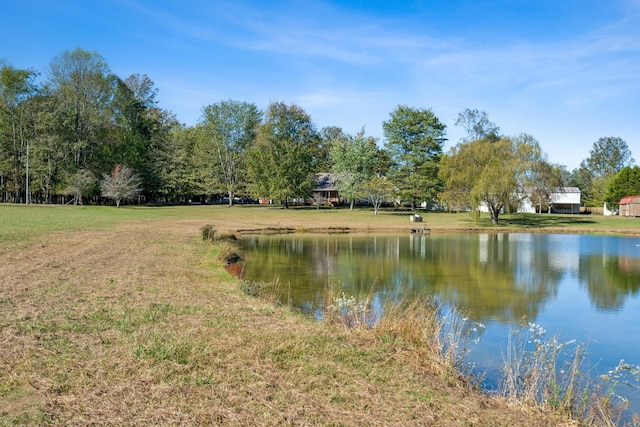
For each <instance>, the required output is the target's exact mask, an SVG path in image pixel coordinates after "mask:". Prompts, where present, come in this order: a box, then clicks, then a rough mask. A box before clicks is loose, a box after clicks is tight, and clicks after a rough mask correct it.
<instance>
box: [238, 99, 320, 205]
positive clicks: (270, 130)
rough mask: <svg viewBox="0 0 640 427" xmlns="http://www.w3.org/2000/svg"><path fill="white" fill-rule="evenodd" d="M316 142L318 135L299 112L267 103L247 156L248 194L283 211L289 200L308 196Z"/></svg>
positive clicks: (316, 149) (316, 147) (315, 167)
mask: <svg viewBox="0 0 640 427" xmlns="http://www.w3.org/2000/svg"><path fill="white" fill-rule="evenodd" d="M319 142H320V135H319V134H318V132H317V131H316V128H315V126H314V125H313V123H312V122H311V117H310V116H309V115H308V114H307V113H306V112H305V111H304V110H303V109H302V108H300V107H298V106H296V105H287V104H285V103H283V102H273V103H271V104H270V105H269V108H268V109H267V112H266V117H265V121H264V123H263V124H262V125H261V126H260V129H259V130H258V135H257V138H256V142H255V144H254V145H253V147H252V148H251V150H250V151H249V152H248V157H247V160H248V162H249V167H248V170H247V172H248V175H249V179H250V183H249V187H250V189H251V193H252V194H253V195H254V196H255V197H266V198H269V199H273V200H276V201H280V202H282V203H283V205H284V207H285V208H288V207H289V203H290V201H292V200H300V199H304V198H306V197H309V196H311V192H312V189H313V186H314V184H313V181H312V177H313V176H314V174H315V173H316V172H318V170H317V158H316V154H317V152H318V144H319Z"/></svg>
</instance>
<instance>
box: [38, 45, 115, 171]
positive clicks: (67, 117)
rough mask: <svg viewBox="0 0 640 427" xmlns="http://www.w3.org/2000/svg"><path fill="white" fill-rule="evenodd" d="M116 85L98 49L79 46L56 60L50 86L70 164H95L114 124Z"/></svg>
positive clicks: (51, 71) (83, 165)
mask: <svg viewBox="0 0 640 427" xmlns="http://www.w3.org/2000/svg"><path fill="white" fill-rule="evenodd" d="M116 85H117V78H116V77H115V76H114V75H112V74H111V71H110V70H109V67H108V66H107V64H106V62H105V61H104V59H103V58H102V56H100V55H99V54H98V53H96V52H87V51H84V50H82V49H80V48H78V49H75V50H73V51H65V52H62V53H61V54H59V55H58V56H56V57H55V58H54V59H53V60H52V62H51V67H50V76H49V81H48V86H49V87H50V90H51V92H52V94H53V95H54V96H55V98H56V109H55V112H56V123H57V124H58V137H59V138H60V139H61V140H62V141H63V142H64V143H65V144H66V145H67V147H66V151H67V153H65V155H66V157H67V158H68V160H69V161H70V165H69V167H75V168H89V169H90V168H91V167H92V166H94V162H95V161H96V160H97V158H96V157H97V156H99V154H100V149H101V146H102V144H103V143H104V142H105V138H106V132H107V130H108V128H109V126H110V124H111V118H112V114H111V102H112V100H113V96H114V93H115V88H116Z"/></svg>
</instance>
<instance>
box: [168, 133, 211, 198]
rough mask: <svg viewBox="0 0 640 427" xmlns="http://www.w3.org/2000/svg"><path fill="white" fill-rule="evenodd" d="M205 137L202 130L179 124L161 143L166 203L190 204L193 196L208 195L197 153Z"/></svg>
mask: <svg viewBox="0 0 640 427" xmlns="http://www.w3.org/2000/svg"><path fill="white" fill-rule="evenodd" d="M201 134H202V129H201V128H198V127H184V126H178V125H176V126H175V127H174V128H172V129H171V131H170V132H169V135H168V137H167V138H166V139H164V140H163V141H162V142H161V143H162V146H161V149H160V150H159V152H158V158H157V163H158V167H159V169H160V177H161V183H162V188H161V194H162V195H163V197H164V199H165V200H164V201H165V202H174V203H177V202H179V201H181V200H183V201H186V200H188V197H190V196H191V195H195V194H204V193H205V192H206V189H205V188H204V187H203V186H202V179H201V176H202V174H201V173H199V167H200V165H201V162H199V159H198V154H197V151H198V145H199V142H198V141H199V140H200V139H201V138H202V136H201Z"/></svg>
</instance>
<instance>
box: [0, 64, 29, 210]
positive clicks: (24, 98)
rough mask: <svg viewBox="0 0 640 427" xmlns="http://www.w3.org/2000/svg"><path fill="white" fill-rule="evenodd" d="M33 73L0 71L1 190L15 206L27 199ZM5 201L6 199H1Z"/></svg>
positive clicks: (5, 69) (9, 69)
mask: <svg viewBox="0 0 640 427" xmlns="http://www.w3.org/2000/svg"><path fill="white" fill-rule="evenodd" d="M36 76H37V73H36V72H35V71H33V70H21V69H17V68H14V67H12V66H10V65H3V66H2V67H1V68H0V187H1V188H3V189H5V190H8V191H10V192H11V193H13V199H14V201H15V202H18V201H20V200H21V198H23V200H24V201H25V202H26V203H29V199H30V197H29V196H30V190H29V188H28V187H29V184H30V177H29V167H30V164H29V161H30V152H29V151H30V148H31V144H32V142H33V138H34V132H33V119H34V111H33V103H32V102H31V99H32V98H33V97H34V96H35V95H36V93H37V87H36V84H35V78H36ZM3 198H5V199H6V196H5V197H3Z"/></svg>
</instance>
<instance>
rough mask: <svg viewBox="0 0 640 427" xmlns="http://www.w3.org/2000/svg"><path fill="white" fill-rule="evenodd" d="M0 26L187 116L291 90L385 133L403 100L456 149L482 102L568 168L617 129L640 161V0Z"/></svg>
mask: <svg viewBox="0 0 640 427" xmlns="http://www.w3.org/2000/svg"><path fill="white" fill-rule="evenodd" d="M0 40H2V42H1V43H0V58H4V59H5V60H7V61H8V62H9V63H11V64H12V65H13V66H15V67H18V68H33V69H35V70H37V71H39V72H41V73H42V78H43V79H44V78H46V76H47V74H48V69H49V64H50V62H51V60H52V59H53V58H54V56H56V55H58V54H59V53H61V52H63V51H65V50H73V49H75V48H77V47H80V48H82V49H84V50H88V51H94V52H97V53H99V54H100V55H102V56H103V57H104V59H105V61H106V62H107V64H108V65H109V67H110V68H111V70H112V71H113V72H114V73H116V74H117V75H119V76H120V77H122V78H126V77H127V76H129V75H130V74H133V73H139V74H147V75H148V76H149V77H150V78H151V80H153V81H154V83H155V85H156V87H157V88H158V90H159V94H158V100H159V105H160V107H162V108H165V109H167V110H170V111H172V112H173V113H175V115H176V116H177V118H178V119H179V120H180V121H181V122H183V123H186V124H187V125H194V124H195V123H196V122H197V121H198V119H199V117H200V114H201V110H202V107H203V106H205V105H209V104H213V103H216V102H219V101H221V100H227V99H234V100H238V101H248V102H253V103H255V104H256V105H257V106H258V107H259V108H262V109H265V108H266V107H267V106H268V104H269V103H270V102H272V101H283V102H286V103H288V104H296V105H299V106H300V107H302V108H303V109H304V110H305V111H307V113H309V114H310V115H311V118H312V120H313V121H314V123H315V125H316V126H317V127H318V129H320V128H322V127H325V126H339V127H342V128H343V129H344V130H345V131H346V132H348V133H352V134H355V133H356V132H357V131H358V130H359V129H360V128H362V127H364V128H365V130H366V133H367V134H368V135H372V136H376V137H379V138H380V139H381V140H382V137H383V134H382V122H383V121H385V120H387V119H388V118H389V114H390V113H391V112H392V111H393V109H394V108H395V107H396V106H397V105H399V104H404V105H409V106H411V107H416V108H430V109H431V110H432V111H433V112H434V114H435V115H436V116H438V118H439V119H440V120H441V121H442V122H443V123H444V124H446V125H447V136H448V138H449V141H448V142H447V145H446V146H445V150H448V148H450V147H451V146H452V145H454V144H455V143H457V142H459V140H460V138H461V137H462V136H463V130H462V129H461V128H460V127H458V126H455V125H454V122H455V119H456V117H457V115H458V113H460V112H461V111H463V110H464V109H466V108H471V109H479V110H482V111H485V112H486V113H487V114H488V115H489V118H490V119H491V120H492V121H493V122H495V123H496V124H497V125H498V126H500V129H501V131H502V133H503V134H506V135H517V134H519V133H521V132H525V133H528V134H531V135H533V136H534V137H535V138H536V139H538V141H539V142H540V144H541V146H542V148H543V149H544V151H545V152H546V153H547V155H548V157H549V160H550V161H552V162H554V163H560V164H564V165H566V166H567V167H568V168H569V170H571V169H573V168H575V167H577V166H578V165H579V163H580V161H582V160H583V159H585V158H587V157H588V156H589V150H590V149H591V148H592V147H593V143H594V142H595V141H597V140H598V139H599V138H600V137H606V136H612V137H621V138H622V139H624V140H625V141H626V142H627V144H628V146H629V148H630V149H631V151H632V152H633V154H634V157H635V158H636V159H637V160H638V162H640V0H606V1H604V0H535V1H534V0H511V1H507V0H479V1H471V0H468V1H462V0H414V1H395V2H392V1H382V0H350V1H315V0H314V1H307V0H299V1H295V0H290V1H288V0H287V1H272V2H267V1H257V0H233V1H227V0H220V1H216V0H211V1H207V0H182V1H179V0H175V1H174V0H90V1H87V0H2V1H1V2H0Z"/></svg>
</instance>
